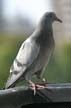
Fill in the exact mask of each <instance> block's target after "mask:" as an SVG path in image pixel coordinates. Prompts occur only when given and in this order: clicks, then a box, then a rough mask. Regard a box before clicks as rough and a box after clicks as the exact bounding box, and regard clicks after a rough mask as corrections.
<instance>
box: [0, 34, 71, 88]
mask: <svg viewBox="0 0 71 108" xmlns="http://www.w3.org/2000/svg"><path fill="white" fill-rule="evenodd" d="M4 35H5V36H4ZM11 35H12V34H11ZM23 41H24V36H15V35H13V36H10V35H6V34H1V35H0V88H2V87H3V86H4V83H5V82H6V80H7V78H8V75H9V69H10V66H11V65H12V63H13V60H14V58H15V56H16V54H17V52H18V50H19V48H20V46H21V44H22V42H23ZM43 76H44V77H45V78H46V79H47V81H48V82H51V83H53V82H71V44H70V43H66V42H65V43H63V44H62V45H58V46H57V47H56V48H55V51H54V54H53V56H52V57H51V59H50V62H49V64H48V66H47V68H46V70H45V72H44V74H43Z"/></svg>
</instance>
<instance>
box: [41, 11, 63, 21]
mask: <svg viewBox="0 0 71 108" xmlns="http://www.w3.org/2000/svg"><path fill="white" fill-rule="evenodd" d="M43 19H44V20H45V21H46V22H47V21H49V22H54V21H58V22H60V23H62V20H61V19H59V18H58V17H57V16H56V14H55V13H54V12H46V13H45V14H44V16H43Z"/></svg>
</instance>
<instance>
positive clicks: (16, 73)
mask: <svg viewBox="0 0 71 108" xmlns="http://www.w3.org/2000/svg"><path fill="white" fill-rule="evenodd" d="M54 21H59V22H62V21H61V20H60V19H59V18H57V16H56V14H55V13H54V12H46V13H45V14H44V15H43V16H42V18H41V20H40V22H39V24H38V26H37V28H36V29H35V31H34V32H33V33H32V35H31V36H30V37H29V38H28V39H26V40H25V41H24V42H23V43H22V45H21V47H20V49H19V52H18V54H17V56H16V58H15V60H14V62H13V64H12V66H11V68H10V75H9V77H8V80H7V82H6V85H5V89H7V88H10V87H12V85H13V84H14V83H16V81H18V80H19V79H20V78H23V79H24V80H26V81H27V82H28V83H29V84H31V85H32V87H33V88H34V89H35V83H33V81H32V80H31V77H32V76H33V75H36V76H37V78H39V79H41V80H43V79H42V77H41V73H42V72H43V71H44V69H45V67H46V66H47V64H48V62H49V59H50V57H51V54H52V53H53V50H54V47H55V41H54V37H53V30H52V23H53V22H54Z"/></svg>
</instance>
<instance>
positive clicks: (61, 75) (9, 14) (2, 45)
mask: <svg viewBox="0 0 71 108" xmlns="http://www.w3.org/2000/svg"><path fill="white" fill-rule="evenodd" d="M46 11H54V12H55V13H56V14H57V16H58V17H59V18H61V19H62V21H63V23H62V24H60V23H57V22H55V23H54V24H53V32H54V38H55V43H56V46H55V50H54V54H53V56H52V58H51V60H50V62H49V64H48V66H47V69H46V70H45V72H44V74H43V76H44V77H45V78H46V79H47V81H48V82H51V83H58V82H65V83H66V82H71V0H59V1H58V0H0V89H1V88H2V87H3V86H4V83H5V82H6V80H7V78H8V75H9V69H10V66H11V65H12V63H13V60H14V58H15V57H16V55H17V52H18V50H19V48H20V46H21V44H22V42H23V41H24V40H25V39H26V38H27V37H28V36H29V35H31V33H32V32H33V31H34V29H35V27H36V25H37V24H38V22H39V20H40V17H41V16H42V15H43V14H44V13H45V12H46Z"/></svg>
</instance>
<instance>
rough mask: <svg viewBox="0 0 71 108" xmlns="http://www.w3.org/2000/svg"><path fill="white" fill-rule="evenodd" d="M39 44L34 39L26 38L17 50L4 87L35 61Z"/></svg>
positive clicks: (9, 84)
mask: <svg viewBox="0 0 71 108" xmlns="http://www.w3.org/2000/svg"><path fill="white" fill-rule="evenodd" d="M39 50H40V46H38V45H37V44H36V42H35V41H32V40H30V39H27V40H26V41H25V42H24V43H23V44H22V45H21V47H20V49H19V52H18V54H17V56H16V59H15V60H14V62H13V64H12V66H11V68H10V75H9V77H8V80H7V83H6V88H8V87H9V86H11V85H12V84H13V83H14V82H15V81H16V80H18V79H19V78H20V77H21V76H22V75H23V73H24V72H25V71H26V69H27V68H28V67H29V66H30V65H31V64H32V63H33V62H34V61H35V59H36V58H37V56H38V54H39Z"/></svg>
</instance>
